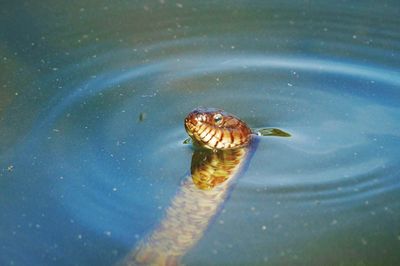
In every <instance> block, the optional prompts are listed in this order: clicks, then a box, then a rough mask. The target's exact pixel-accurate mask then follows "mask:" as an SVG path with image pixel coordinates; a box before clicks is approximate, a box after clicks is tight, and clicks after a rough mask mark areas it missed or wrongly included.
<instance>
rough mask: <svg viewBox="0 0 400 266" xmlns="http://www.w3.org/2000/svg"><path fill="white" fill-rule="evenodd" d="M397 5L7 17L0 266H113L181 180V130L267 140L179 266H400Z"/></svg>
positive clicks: (42, 12)
mask: <svg viewBox="0 0 400 266" xmlns="http://www.w3.org/2000/svg"><path fill="white" fill-rule="evenodd" d="M399 25H400V3H399V2H398V1H379V2H378V1H217V2H214V1H212V2H211V1H178V2H175V1H168V0H165V1H164V0H160V1H151V2H150V1H64V2H61V1H56V2H55V1H27V2H23V1H3V2H2V3H1V9H0V62H1V64H0V265H112V264H114V263H116V262H117V261H119V260H120V259H121V258H123V257H124V256H125V255H126V254H127V253H128V252H129V251H130V250H131V249H132V248H133V247H134V246H135V244H136V243H137V241H138V240H140V239H141V238H142V237H143V236H145V235H146V234H148V233H149V232H150V231H151V230H152V228H153V227H154V226H155V225H156V224H157V223H158V222H159V221H160V219H161V218H162V215H163V211H164V209H165V208H166V207H167V206H168V204H169V201H170V200H171V198H172V197H173V195H174V193H175V192H176V190H177V187H178V186H179V182H180V180H181V179H182V177H184V176H185V173H187V172H188V170H189V169H190V159H191V152H192V151H191V149H190V147H189V146H188V145H183V144H182V141H183V140H184V139H185V138H186V133H185V131H184V128H183V118H184V117H185V115H186V114H187V113H188V112H189V111H190V110H191V109H193V108H194V107H197V106H199V105H202V106H213V107H219V108H222V109H225V110H226V111H228V112H231V113H234V114H236V115H238V116H239V117H241V118H242V119H243V120H245V121H247V122H248V124H249V125H250V126H251V127H254V128H257V127H267V126H271V127H277V128H281V129H283V130H285V131H288V132H290V133H291V134H292V138H290V139H287V138H273V137H269V138H267V137H265V138H263V139H262V140H261V142H260V144H259V146H258V149H257V151H256V153H255V154H254V156H253V159H252V162H251V164H250V166H249V169H248V171H247V172H246V173H245V174H244V175H243V176H242V177H241V178H240V179H239V180H238V184H237V185H236V187H235V190H234V191H233V192H232V195H231V197H230V199H229V201H228V202H226V203H225V205H224V210H223V211H222V213H221V214H220V216H219V217H218V218H217V219H216V222H215V223H214V224H213V225H212V226H211V227H210V228H209V230H208V231H207V232H206V234H205V236H204V237H203V239H202V240H201V241H200V242H199V243H198V245H197V246H196V247H194V248H193V249H192V250H191V251H190V252H189V253H188V254H187V255H186V256H185V257H184V259H183V262H184V263H186V264H187V265H228V264H235V265H399V264H400V253H399V251H400V180H399V178H400V150H399V147H400V91H399V90H400V70H399V67H400V30H399Z"/></svg>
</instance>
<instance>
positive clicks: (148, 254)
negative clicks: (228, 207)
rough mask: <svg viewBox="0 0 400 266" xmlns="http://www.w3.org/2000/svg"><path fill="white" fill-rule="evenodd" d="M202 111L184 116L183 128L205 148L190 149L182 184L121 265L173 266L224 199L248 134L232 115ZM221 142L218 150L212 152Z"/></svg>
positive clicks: (241, 161) (245, 152)
mask: <svg viewBox="0 0 400 266" xmlns="http://www.w3.org/2000/svg"><path fill="white" fill-rule="evenodd" d="M206 111H207V112H204V110H199V109H196V110H195V111H193V112H192V113H190V114H189V115H188V116H187V118H186V119H185V128H186V130H187V131H188V133H189V135H190V136H191V137H192V138H193V140H194V141H195V142H196V143H197V145H199V146H201V147H206V148H208V149H196V150H195V151H194V153H193V156H192V165H191V175H190V176H188V177H187V178H185V179H184V180H183V182H182V184H181V186H180V190H179V192H178V193H177V194H176V196H175V197H174V198H173V200H172V202H171V204H170V206H169V207H168V208H167V210H166V213H165V216H164V218H163V219H162V221H161V222H160V224H159V225H158V226H157V227H156V228H155V230H154V231H153V232H151V234H149V236H148V237H146V238H145V239H143V240H142V241H141V242H140V243H139V245H138V246H137V247H136V249H135V250H134V251H132V252H131V253H130V254H129V255H128V256H127V257H126V258H125V260H124V261H123V263H122V264H123V265H177V264H179V263H180V259H181V258H182V256H184V255H185V254H186V252H187V251H188V250H189V249H190V248H192V247H193V246H194V245H195V244H196V243H197V242H198V241H199V240H200V239H201V237H202V236H203V234H204V232H205V230H206V229H207V227H208V225H209V223H210V221H211V220H212V218H213V217H214V216H215V215H216V214H217V213H218V210H219V209H220V207H221V205H222V203H223V202H224V201H225V199H226V197H227V195H228V193H229V187H230V186H231V185H232V183H233V182H232V181H233V180H234V179H235V178H234V177H235V176H236V175H237V173H238V172H239V170H240V169H241V167H242V165H243V164H244V162H245V161H246V160H245V159H246V157H247V156H248V147H247V146H246V145H247V144H248V143H249V142H250V139H251V136H250V134H251V131H250V129H249V128H248V127H247V125H246V124H244V122H242V121H241V120H239V119H238V118H236V117H234V116H232V115H228V114H226V113H224V112H222V111H220V110H218V111H216V110H215V109H212V110H209V109H207V110H206ZM215 114H222V120H221V119H219V118H220V117H219V116H218V117H217V118H218V119H214V118H215ZM199 116H200V117H201V116H205V117H201V118H200V119H199V118H198V117H199ZM196 117H197V120H196ZM202 119H204V121H208V122H207V123H204V121H203V120H202ZM193 120H196V122H193ZM198 120H200V121H198ZM215 120H218V121H217V124H218V125H216V124H215ZM210 121H211V122H210ZM221 121H222V122H221ZM220 125H221V126H220ZM233 127H235V129H233ZM237 128H238V129H240V130H236V129H237ZM246 134H247V135H246ZM212 139H215V140H212ZM221 144H222V145H223V148H222V149H220V148H218V147H221Z"/></svg>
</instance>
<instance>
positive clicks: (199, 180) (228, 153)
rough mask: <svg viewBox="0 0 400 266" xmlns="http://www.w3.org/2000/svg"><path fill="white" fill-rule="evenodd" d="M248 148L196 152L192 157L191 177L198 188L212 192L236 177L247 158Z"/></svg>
mask: <svg viewBox="0 0 400 266" xmlns="http://www.w3.org/2000/svg"><path fill="white" fill-rule="evenodd" d="M246 152H247V148H238V149H230V150H218V151H216V152H213V151H212V150H209V149H199V150H195V151H194V153H193V156H192V164H191V175H192V180H193V183H194V184H195V185H196V187H197V188H199V189H202V190H210V189H213V188H214V187H215V186H217V185H219V184H221V183H223V182H224V181H226V180H227V179H229V178H232V176H235V174H236V172H237V168H238V167H239V165H240V164H241V163H242V161H243V160H244V158H245V155H246Z"/></svg>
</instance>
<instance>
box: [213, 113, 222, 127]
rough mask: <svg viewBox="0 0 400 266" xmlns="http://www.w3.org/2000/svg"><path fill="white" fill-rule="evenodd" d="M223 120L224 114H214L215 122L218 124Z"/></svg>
mask: <svg viewBox="0 0 400 266" xmlns="http://www.w3.org/2000/svg"><path fill="white" fill-rule="evenodd" d="M221 122H222V115H221V114H215V115H214V123H215V124H217V125H218V124H220V123H221Z"/></svg>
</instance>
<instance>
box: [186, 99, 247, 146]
mask: <svg viewBox="0 0 400 266" xmlns="http://www.w3.org/2000/svg"><path fill="white" fill-rule="evenodd" d="M185 129H186V132H187V133H188V134H189V136H190V137H191V138H192V139H193V140H194V142H195V143H197V144H198V145H199V146H201V147H204V148H208V149H212V150H226V149H235V148H239V147H243V146H246V145H247V144H249V142H250V140H251V129H250V128H249V127H248V126H247V125H246V123H245V122H243V121H242V120H240V119H239V118H237V117H236V116H234V115H232V114H229V113H227V112H225V111H223V110H220V109H216V108H202V107H199V108H196V109H194V110H193V111H192V112H190V113H189V114H188V115H187V116H186V118H185Z"/></svg>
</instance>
